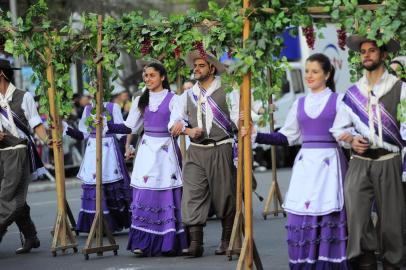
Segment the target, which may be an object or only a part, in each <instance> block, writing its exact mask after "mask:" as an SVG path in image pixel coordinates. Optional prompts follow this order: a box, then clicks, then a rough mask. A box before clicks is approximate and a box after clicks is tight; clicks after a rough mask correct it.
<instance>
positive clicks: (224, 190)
mask: <svg viewBox="0 0 406 270" xmlns="http://www.w3.org/2000/svg"><path fill="white" fill-rule="evenodd" d="M186 62H187V64H188V65H189V66H190V67H191V68H193V74H194V79H195V80H197V83H196V84H195V85H194V86H193V88H191V89H189V90H188V91H186V92H185V93H184V94H183V95H182V96H180V98H179V100H178V101H179V102H178V104H177V105H176V110H175V111H174V112H173V113H172V114H171V122H170V123H169V125H168V127H169V128H170V130H171V132H172V134H173V135H178V134H179V133H180V132H182V130H183V132H184V134H185V135H188V136H189V137H190V140H191V143H190V146H189V148H188V150H187V153H186V161H185V164H184V169H183V182H184V183H183V198H182V220H183V223H184V224H185V225H186V226H187V230H188V234H189V240H190V245H189V253H190V255H191V256H193V257H200V256H202V255H203V251H204V249H203V227H204V226H205V225H206V220H207V216H208V213H209V209H210V206H212V207H213V210H214V214H215V215H216V216H217V217H218V218H220V219H221V224H222V228H223V230H222V234H221V242H220V245H219V247H218V248H217V249H216V251H215V254H217V255H222V254H225V253H226V250H227V248H228V244H229V241H230V236H231V231H232V227H233V221H234V215H235V167H234V165H233V153H232V152H233V150H232V143H233V136H234V132H235V125H234V124H233V122H232V121H231V120H230V113H229V109H228V105H227V102H226V93H225V91H224V87H223V86H222V85H221V79H220V77H219V75H221V73H223V72H224V71H225V67H224V65H223V64H221V63H220V62H219V61H218V60H217V59H216V58H215V57H214V56H213V55H211V54H208V53H207V54H206V55H205V57H202V56H201V55H200V54H199V52H198V51H193V52H191V53H189V55H188V57H187V59H186ZM184 121H187V123H188V126H187V127H185V125H184Z"/></svg>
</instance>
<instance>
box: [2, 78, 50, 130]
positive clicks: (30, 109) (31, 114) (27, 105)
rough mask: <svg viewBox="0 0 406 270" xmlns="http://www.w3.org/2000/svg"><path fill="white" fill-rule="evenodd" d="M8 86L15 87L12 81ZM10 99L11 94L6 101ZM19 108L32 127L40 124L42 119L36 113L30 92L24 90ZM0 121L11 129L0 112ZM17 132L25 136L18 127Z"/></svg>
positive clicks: (11, 98)
mask: <svg viewBox="0 0 406 270" xmlns="http://www.w3.org/2000/svg"><path fill="white" fill-rule="evenodd" d="M8 87H9V88H15V86H14V85H13V84H12V83H10V84H9V86H8ZM12 100H13V97H12V96H11V97H9V98H8V102H11V101H12ZM21 109H22V110H23V111H24V116H25V118H26V119H27V120H28V124H29V125H30V127H31V128H32V129H34V128H35V127H36V126H38V125H40V124H42V119H41V117H40V116H39V114H38V110H37V106H36V104H35V101H34V97H33V96H32V95H31V93H29V92H26V93H25V94H24V97H23V101H22V103H21ZM0 121H1V124H2V126H3V127H4V128H5V129H7V130H11V126H10V123H9V121H8V119H7V118H6V117H5V116H4V115H2V114H1V116H0ZM17 132H18V136H19V137H20V138H26V135H25V134H24V132H22V131H21V130H20V129H19V128H17Z"/></svg>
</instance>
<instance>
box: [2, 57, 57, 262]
mask: <svg viewBox="0 0 406 270" xmlns="http://www.w3.org/2000/svg"><path fill="white" fill-rule="evenodd" d="M15 69H16V68H12V67H11V66H10V63H9V61H7V60H0V242H1V240H2V238H3V236H4V234H5V233H6V231H7V227H8V226H9V225H10V224H12V223H13V222H15V223H16V224H17V227H18V228H19V230H20V231H21V233H22V234H23V236H24V244H23V247H21V248H19V249H17V250H16V253H17V254H20V253H27V252H30V251H31V249H32V248H38V247H39V246H40V241H39V239H38V237H37V231H36V228H35V225H34V223H33V221H32V219H31V216H30V207H29V206H28V204H27V202H26V198H27V189H28V184H29V182H30V179H36V178H37V177H38V176H39V175H42V174H44V173H45V172H46V171H45V168H44V167H43V164H42V161H41V159H40V158H39V155H38V153H37V151H36V148H35V145H34V142H33V138H32V137H31V133H30V129H31V128H32V129H33V130H34V131H35V133H36V135H37V136H38V137H39V138H40V139H41V140H42V141H43V142H44V143H45V144H52V140H50V139H49V138H48V136H47V133H46V130H45V127H44V125H43V124H42V120H41V117H40V116H39V114H38V112H37V108H36V106H35V101H34V98H33V97H32V96H31V94H30V93H28V92H25V91H22V90H18V89H16V87H15V86H14V85H13V84H12V83H11V81H12V80H13V71H14V70H15ZM30 173H31V177H30Z"/></svg>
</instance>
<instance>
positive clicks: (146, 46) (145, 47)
mask: <svg viewBox="0 0 406 270" xmlns="http://www.w3.org/2000/svg"><path fill="white" fill-rule="evenodd" d="M151 46H152V44H151V40H150V39H149V38H147V39H144V41H143V42H142V47H141V54H142V55H147V54H149V53H150V51H151Z"/></svg>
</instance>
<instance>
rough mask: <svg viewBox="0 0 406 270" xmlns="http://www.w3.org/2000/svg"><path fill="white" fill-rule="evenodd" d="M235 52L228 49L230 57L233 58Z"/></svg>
mask: <svg viewBox="0 0 406 270" xmlns="http://www.w3.org/2000/svg"><path fill="white" fill-rule="evenodd" d="M233 54H234V52H233V51H232V50H231V49H229V50H228V51H227V56H228V58H233Z"/></svg>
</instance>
